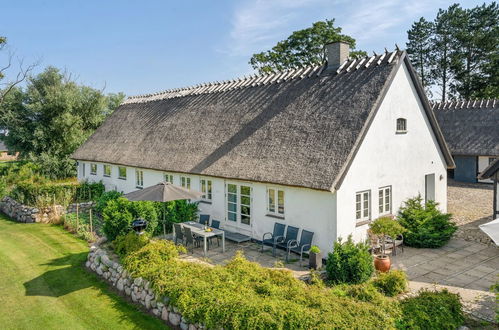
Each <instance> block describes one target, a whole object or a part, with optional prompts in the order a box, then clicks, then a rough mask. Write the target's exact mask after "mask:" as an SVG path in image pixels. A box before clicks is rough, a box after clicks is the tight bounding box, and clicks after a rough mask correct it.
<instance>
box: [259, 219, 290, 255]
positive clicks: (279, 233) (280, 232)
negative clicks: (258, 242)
mask: <svg viewBox="0 0 499 330" xmlns="http://www.w3.org/2000/svg"><path fill="white" fill-rule="evenodd" d="M285 229H286V225H284V224H282V223H278V222H276V223H274V231H273V232H272V233H265V234H263V238H262V253H263V246H264V245H270V246H272V255H273V256H275V247H276V245H277V243H279V242H280V241H282V240H283V239H284V230H285ZM266 236H270V237H269V238H265V237H266Z"/></svg>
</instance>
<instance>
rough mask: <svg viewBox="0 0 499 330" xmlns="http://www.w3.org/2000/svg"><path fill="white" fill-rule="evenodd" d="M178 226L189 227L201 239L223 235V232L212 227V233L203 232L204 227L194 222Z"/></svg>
mask: <svg viewBox="0 0 499 330" xmlns="http://www.w3.org/2000/svg"><path fill="white" fill-rule="evenodd" d="M180 225H182V226H184V227H189V228H190V229H191V231H192V232H193V233H194V234H196V235H198V236H203V237H211V236H217V235H222V234H223V233H224V232H223V230H220V229H216V228H212V227H210V228H211V230H212V231H205V230H204V227H205V226H204V225H202V224H200V223H199V222H195V221H187V222H182V223H180Z"/></svg>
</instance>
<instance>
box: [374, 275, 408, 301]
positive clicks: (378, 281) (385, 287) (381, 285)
mask: <svg viewBox="0 0 499 330" xmlns="http://www.w3.org/2000/svg"><path fill="white" fill-rule="evenodd" d="M373 285H374V286H375V287H376V288H377V289H378V290H379V291H380V292H381V293H383V294H384V295H385V296H388V297H394V296H396V295H398V294H400V293H402V292H405V291H407V275H406V274H405V272H403V271H401V270H391V271H389V272H387V273H378V276H377V277H376V278H375V279H374V280H373Z"/></svg>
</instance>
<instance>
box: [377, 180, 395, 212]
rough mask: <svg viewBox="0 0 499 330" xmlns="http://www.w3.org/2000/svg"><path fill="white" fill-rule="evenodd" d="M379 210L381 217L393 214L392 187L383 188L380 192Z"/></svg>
mask: <svg viewBox="0 0 499 330" xmlns="http://www.w3.org/2000/svg"><path fill="white" fill-rule="evenodd" d="M378 210H379V214H380V215H384V214H390V213H391V212H392V187H391V186H388V187H382V188H379V190H378Z"/></svg>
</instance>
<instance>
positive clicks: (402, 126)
mask: <svg viewBox="0 0 499 330" xmlns="http://www.w3.org/2000/svg"><path fill="white" fill-rule="evenodd" d="M405 132H407V119H405V118H397V133H405Z"/></svg>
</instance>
